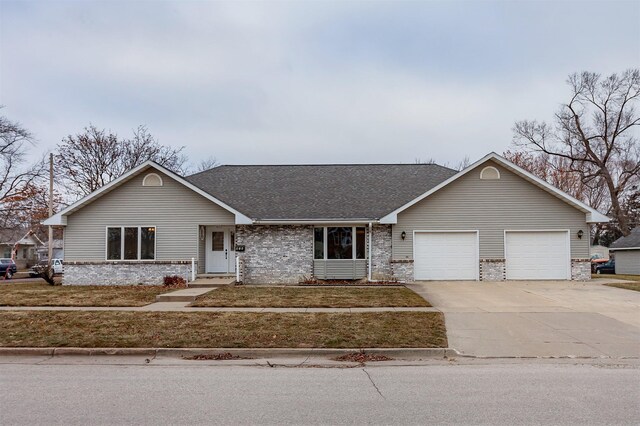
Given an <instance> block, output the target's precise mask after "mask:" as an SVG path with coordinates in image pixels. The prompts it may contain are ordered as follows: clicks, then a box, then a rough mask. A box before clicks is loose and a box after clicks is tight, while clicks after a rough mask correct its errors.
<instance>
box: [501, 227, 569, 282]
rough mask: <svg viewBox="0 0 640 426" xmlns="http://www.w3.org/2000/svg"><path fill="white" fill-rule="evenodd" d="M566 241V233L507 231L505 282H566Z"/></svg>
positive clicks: (567, 266) (567, 245)
mask: <svg viewBox="0 0 640 426" xmlns="http://www.w3.org/2000/svg"><path fill="white" fill-rule="evenodd" d="M567 240H568V237H567V233H566V232H565V231H541V232H513V231H512V232H506V235H505V251H506V273H507V279H510V280H528V279H532V280H557V279H560V280H564V279H568V278H569V276H568V275H569V272H568V271H569V262H570V260H569V249H570V248H569V244H568V241H567Z"/></svg>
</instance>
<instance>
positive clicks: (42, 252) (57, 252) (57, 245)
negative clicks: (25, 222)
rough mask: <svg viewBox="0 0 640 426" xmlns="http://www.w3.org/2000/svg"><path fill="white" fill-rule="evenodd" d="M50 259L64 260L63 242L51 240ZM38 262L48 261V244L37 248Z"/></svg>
mask: <svg viewBox="0 0 640 426" xmlns="http://www.w3.org/2000/svg"><path fill="white" fill-rule="evenodd" d="M52 248H53V256H52V259H64V240H53V247H52ZM38 260H49V242H48V241H47V242H45V243H43V246H42V247H40V248H38Z"/></svg>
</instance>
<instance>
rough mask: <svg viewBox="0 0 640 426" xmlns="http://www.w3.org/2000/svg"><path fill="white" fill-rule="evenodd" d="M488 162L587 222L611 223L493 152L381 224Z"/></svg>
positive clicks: (395, 221) (398, 209) (402, 207)
mask: <svg viewBox="0 0 640 426" xmlns="http://www.w3.org/2000/svg"><path fill="white" fill-rule="evenodd" d="M488 161H495V162H496V163H498V164H500V165H501V166H503V167H505V168H506V169H507V170H509V171H511V172H513V173H514V174H516V175H518V176H520V177H521V178H523V179H525V180H527V181H529V182H530V183H531V184H533V185H536V186H538V187H540V188H542V189H543V190H545V191H547V192H549V193H550V194H552V195H554V196H556V197H557V198H559V199H561V200H562V201H564V202H566V203H567V204H569V205H571V206H573V207H574V208H576V209H578V210H580V211H582V212H584V213H585V214H586V220H587V222H589V223H598V222H608V221H609V218H608V217H606V216H605V215H603V214H602V213H600V212H598V211H597V210H595V209H593V208H591V207H589V206H587V205H586V204H584V203H582V202H581V201H579V200H577V199H575V198H573V197H572V196H570V195H569V194H567V193H565V192H562V191H561V190H559V189H558V188H556V187H554V186H552V185H550V184H549V183H547V182H545V181H544V180H542V179H540V178H538V177H537V176H535V175H533V174H532V173H530V172H528V171H526V170H524V169H522V168H521V167H518V166H517V165H515V164H513V163H511V162H510V161H508V160H506V159H505V158H503V157H501V156H499V155H498V154H496V153H495V152H492V153H490V154H488V155H486V156H485V157H483V158H481V159H480V160H478V161H476V162H475V163H473V164H472V165H470V166H469V167H467V168H466V169H464V170H461V171H460V172H458V173H456V174H455V175H453V176H451V177H450V178H449V179H447V180H445V181H443V182H441V183H440V184H439V185H437V186H435V187H433V188H431V189H430V190H428V191H426V192H424V193H423V194H421V195H420V196H418V197H416V198H414V199H413V200H411V201H409V202H408V203H406V204H404V205H402V206H401V207H399V208H397V209H396V210H394V211H392V212H391V213H389V214H387V215H386V216H384V217H382V218H381V219H380V223H389V224H393V223H397V221H398V213H400V212H402V211H404V210H406V209H408V208H409V207H411V206H413V205H414V204H416V203H418V202H420V201H422V200H424V199H425V198H427V197H429V196H430V195H432V194H434V193H436V192H437V191H439V190H440V189H442V188H444V187H446V186H447V185H449V184H450V183H452V182H455V181H456V180H458V179H460V178H461V177H462V176H465V175H466V174H467V173H469V172H470V171H472V170H475V169H476V168H478V167H480V166H481V165H483V164H484V163H486V162H488Z"/></svg>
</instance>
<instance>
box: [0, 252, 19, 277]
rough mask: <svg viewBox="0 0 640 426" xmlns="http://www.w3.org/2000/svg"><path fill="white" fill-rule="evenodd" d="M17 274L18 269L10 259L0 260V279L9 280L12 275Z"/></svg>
mask: <svg viewBox="0 0 640 426" xmlns="http://www.w3.org/2000/svg"><path fill="white" fill-rule="evenodd" d="M16 272H18V267H17V266H16V262H14V261H13V259H11V258H7V257H3V258H2V259H0V277H5V278H7V279H11V277H13V274H15V273H16Z"/></svg>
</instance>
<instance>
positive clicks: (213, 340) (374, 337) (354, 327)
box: [0, 311, 447, 348]
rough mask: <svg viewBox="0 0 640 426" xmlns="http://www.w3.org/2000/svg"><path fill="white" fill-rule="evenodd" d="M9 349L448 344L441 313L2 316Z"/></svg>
mask: <svg viewBox="0 0 640 426" xmlns="http://www.w3.org/2000/svg"><path fill="white" fill-rule="evenodd" d="M0 324H2V327H0V346H4V347H120V348H133V347H150V348H159V347H185V348H186V347H200V348H248V347H252V348H367V347H381V348H384V347H387V348H388V347H411V348H442V347H446V346H447V335H446V330H445V326H444V317H443V315H442V313H440V312H376V313H369V312H368V313H357V314H346V313H344V314H343V313H295V314H294V313H291V314H289V313H286V314H274V313H249V312H223V313H218V312H196V313H192V312H189V313H185V312H127V311H100V312H95V311H94V312H83V311H3V312H0Z"/></svg>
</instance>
